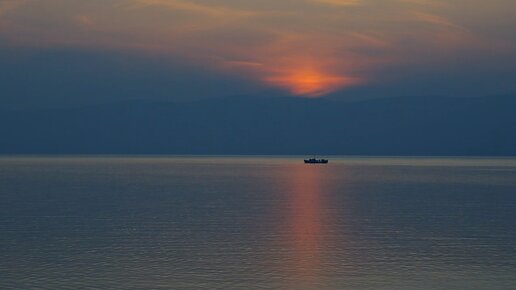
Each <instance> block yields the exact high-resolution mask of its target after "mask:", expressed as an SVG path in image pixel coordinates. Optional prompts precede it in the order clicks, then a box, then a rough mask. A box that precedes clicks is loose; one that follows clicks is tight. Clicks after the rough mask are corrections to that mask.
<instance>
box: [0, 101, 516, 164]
mask: <svg viewBox="0 0 516 290" xmlns="http://www.w3.org/2000/svg"><path fill="white" fill-rule="evenodd" d="M514 132H516V97H515V96H499V97H484V98H443V97H439V98H416V97H412V98H384V99H374V100H358V101H347V102H344V101H332V100H327V99H313V100H312V99H299V98H261V99H260V98H229V99H210V100H201V101H195V102H182V103H181V102H178V103H175V102H158V101H123V102H115V103H111V104H104V105H94V106H93V105H92V106H85V107H76V108H61V109H34V108H32V109H18V110H14V109H11V110H7V109H3V110H1V112H0V136H1V139H0V153H2V154H26V153H31V154H54V153H59V154H61V153H62V154H76V153H81V154H82V153H84V154H101V153H102V154H104V153H106V154H112V153H115V154H311V153H318V154H324V155H327V154H344V155H347V154H349V155H356V154H358V155H479V156H503V155H505V156H507V155H512V156H514V155H516V134H515V133H514Z"/></svg>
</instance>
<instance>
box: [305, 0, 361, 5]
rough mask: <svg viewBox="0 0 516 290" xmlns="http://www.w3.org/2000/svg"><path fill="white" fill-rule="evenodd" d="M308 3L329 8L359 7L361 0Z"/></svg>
mask: <svg viewBox="0 0 516 290" xmlns="http://www.w3.org/2000/svg"><path fill="white" fill-rule="evenodd" d="M310 2H312V3H317V4H324V5H331V6H356V5H360V4H361V3H362V0H310Z"/></svg>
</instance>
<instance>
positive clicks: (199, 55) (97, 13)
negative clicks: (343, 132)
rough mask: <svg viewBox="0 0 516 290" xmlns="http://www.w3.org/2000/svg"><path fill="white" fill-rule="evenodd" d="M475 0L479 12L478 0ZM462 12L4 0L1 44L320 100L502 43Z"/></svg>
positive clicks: (362, 3)
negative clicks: (78, 51) (171, 63)
mask: <svg viewBox="0 0 516 290" xmlns="http://www.w3.org/2000/svg"><path fill="white" fill-rule="evenodd" d="M461 1H462V0H461ZM470 1H473V2H474V3H472V4H471V5H470V6H469V7H470V9H471V10H475V9H477V8H476V7H477V6H478V5H475V4H478V3H477V2H479V1H480V0H470ZM483 5H484V6H485V5H487V4H483ZM484 6H482V7H484ZM478 9H480V8H478ZM475 11H476V10H475ZM496 11H501V12H497V13H502V12H503V11H502V10H501V9H498V10H496ZM463 13H464V11H462V9H461V6H460V5H451V4H450V3H449V2H445V1H439V0H304V1H296V2H290V1H277V0H261V1H237V0H210V1H195V0H91V1H81V0H44V1H40V0H0V21H2V22H0V23H3V24H5V23H9V24H10V25H3V26H0V40H4V41H5V42H10V43H15V44H17V45H27V46H36V45H37V46H56V47H61V46H67V47H70V46H76V47H80V48H89V49H91V48H93V49H98V48H101V49H104V48H109V49H114V50H120V51H133V52H136V53H146V54H151V55H157V56H158V57H173V58H181V59H185V60H186V61H188V62H190V63H192V64H194V65H197V66H201V67H203V68H207V69H211V70H216V71H219V72H222V73H225V74H229V75H231V74H234V75H238V76H241V75H245V76H248V79H251V80H254V81H255V82H258V83H262V84H265V85H266V86H273V87H279V88H281V89H284V90H287V91H289V92H291V93H293V94H299V95H304V96H319V95H322V94H326V93H329V92H332V91H336V90H340V89H344V88H347V87H351V86H356V85H364V84H369V83H371V82H374V81H376V80H378V79H379V78H381V77H382V76H379V75H378V74H379V73H378V72H379V71H382V69H383V68H385V67H388V66H393V65H403V64H404V63H410V64H411V65H412V64H414V65H416V64H417V65H424V64H426V63H429V62H431V63H438V62H442V63H445V62H446V61H447V59H446V57H448V56H450V57H453V55H454V54H455V53H457V51H460V50H461V49H462V51H461V52H462V53H463V52H464V51H465V50H473V49H479V47H485V43H496V42H497V41H502V40H500V39H490V38H493V37H494V36H492V35H489V34H486V33H484V34H482V31H480V30H475V26H474V24H475V22H472V21H469V22H467V21H465V19H467V18H465V17H464V16H463ZM478 13H480V12H478ZM496 15H498V14H496ZM496 15H493V16H492V17H496ZM500 15H501V14H500ZM489 23H490V22H484V23H482V26H480V27H482V28H485V26H486V25H490V24H489ZM504 23H509V24H514V25H516V20H514V19H512V18H511V19H506V20H505V22H504ZM493 25H494V24H493ZM477 26H478V25H477ZM504 27H513V26H511V25H507V24H505V26H504ZM493 29H494V28H493ZM499 30H500V29H499V26H498V27H496V31H499ZM506 30H507V31H506V34H511V33H512V34H516V33H515V32H514V29H512V30H510V29H506ZM511 39H512V40H511ZM488 40H489V41H488ZM503 41H505V42H511V41H512V42H514V41H516V36H514V38H504V39H503ZM512 42H511V44H514V43H512ZM492 47H493V46H491V48H492ZM507 47H514V45H505V46H502V45H499V46H497V47H496V49H497V50H502V49H506V50H507V49H508V48H507ZM429 51H433V52H434V51H438V52H439V53H432V54H429V53H428V52H429ZM491 53H492V52H491Z"/></svg>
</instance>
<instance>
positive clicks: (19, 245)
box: [0, 156, 516, 290]
mask: <svg viewBox="0 0 516 290" xmlns="http://www.w3.org/2000/svg"><path fill="white" fill-rule="evenodd" d="M302 159H303V158H302V157H274V156H273V157H267V156H264V157H246V156H234V157H217V156H213V157H209V156H207V157H196V156H133V157H131V156H90V157H85V156H62V157H54V156H40V157H38V156H35V157H31V156H20V157H9V156H5V157H0V233H1V235H0V289H393V290H394V289H396V290H398V289H514V287H516V159H511V158H402V157H400V158H390V157H389V158H387V157H385V158H367V157H330V163H329V164H327V165H308V164H307V165H305V164H303V160H302Z"/></svg>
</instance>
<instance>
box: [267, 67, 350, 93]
mask: <svg viewBox="0 0 516 290" xmlns="http://www.w3.org/2000/svg"><path fill="white" fill-rule="evenodd" d="M265 82H266V83H269V84H271V85H273V86H276V87H280V88H284V89H286V90H288V91H289V92H290V93H292V94H293V95H298V96H306V97H319V96H322V95H325V94H328V93H331V92H333V91H336V90H338V89H341V88H345V87H347V86H350V85H353V84H356V83H358V80H357V79H354V78H347V77H343V76H339V75H335V74H329V73H326V72H322V71H318V70H315V69H311V68H299V69H295V68H294V69H292V70H285V71H283V72H282V74H278V75H276V76H270V77H266V78H265Z"/></svg>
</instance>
